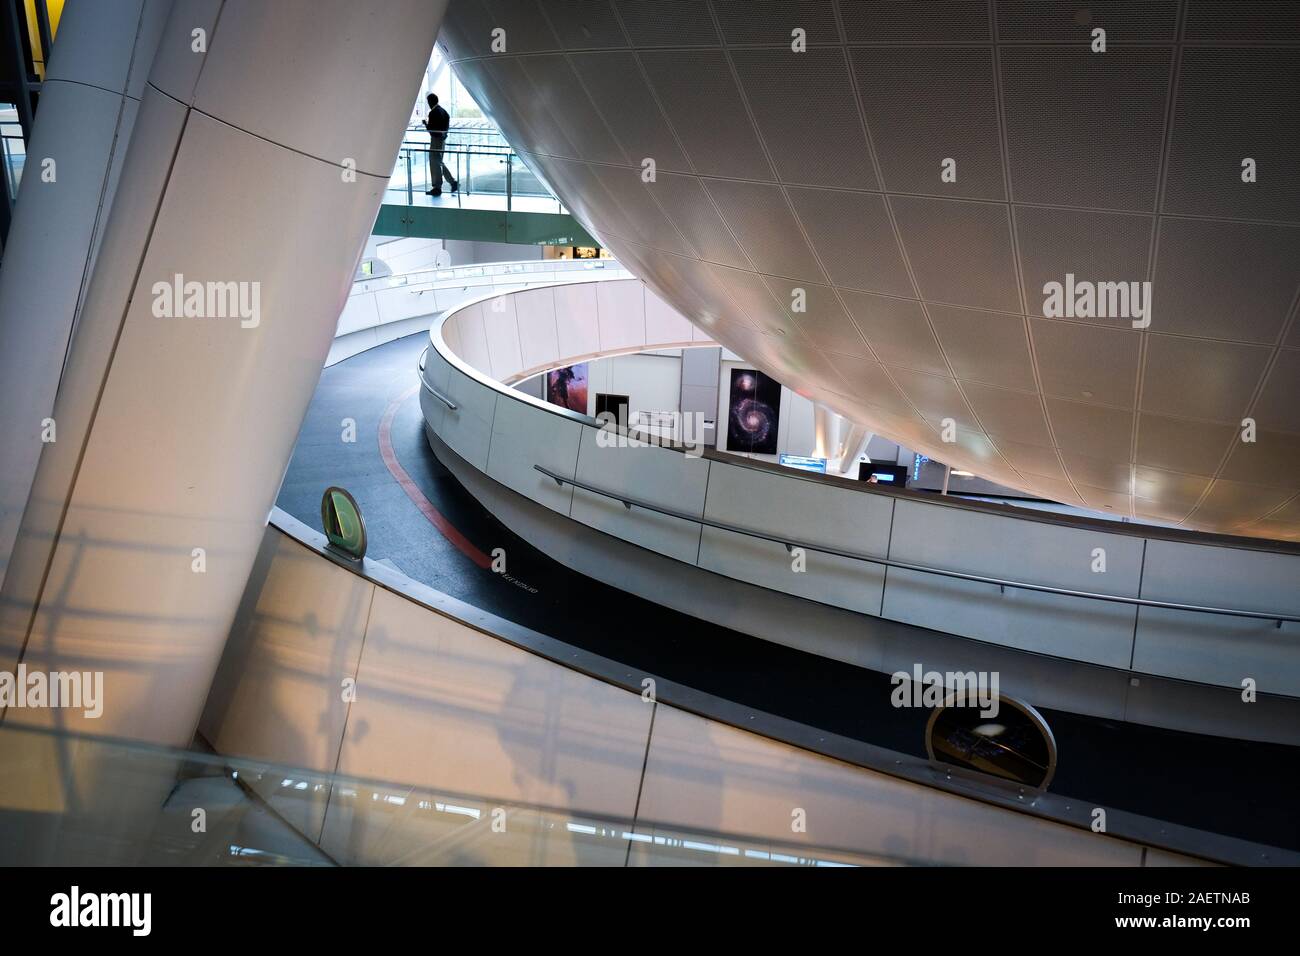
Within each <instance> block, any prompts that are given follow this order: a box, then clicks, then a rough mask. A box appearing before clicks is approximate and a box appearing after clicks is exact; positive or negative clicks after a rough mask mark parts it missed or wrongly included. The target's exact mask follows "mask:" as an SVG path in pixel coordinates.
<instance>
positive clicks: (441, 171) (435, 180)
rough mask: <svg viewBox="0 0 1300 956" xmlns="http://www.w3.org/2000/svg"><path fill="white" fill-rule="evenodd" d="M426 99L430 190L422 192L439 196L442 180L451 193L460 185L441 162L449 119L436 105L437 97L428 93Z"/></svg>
mask: <svg viewBox="0 0 1300 956" xmlns="http://www.w3.org/2000/svg"><path fill="white" fill-rule="evenodd" d="M426 99H427V100H428V103H429V115H428V116H426V117H425V118H424V128H425V129H427V130H428V131H429V182H430V183H431V184H432V188H430V189H426V190H425V191H424V192H425V195H428V196H441V195H442V181H443V179H446V180H447V184H448V185H449V186H451V191H452V192H455V191H456V190H457V189H459V188H460V183H458V182H456V178H455V177H454V176H452V174H451V170H449V169H448V168H447V167H446V165H445V164H444V163H443V161H442V153H443V150H445V149H446V148H447V127H448V126H450V125H451V117H450V116H448V115H447V111H446V110H445V109H443V108H442V107H441V106H439V105H438V97H437V96H435V95H434V94H432V93H430V94H429V95H428V97H427V98H426Z"/></svg>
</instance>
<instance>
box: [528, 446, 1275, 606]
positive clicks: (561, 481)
mask: <svg viewBox="0 0 1300 956" xmlns="http://www.w3.org/2000/svg"><path fill="white" fill-rule="evenodd" d="M533 469H534V470H535V471H539V472H541V473H542V474H543V475H545V476H546V477H547V478H550V479H552V480H553V481H555V483H556V484H557V485H566V484H567V485H572V486H573V487H575V488H581V489H583V490H584V491H590V492H592V493H593V494H597V495H603V496H604V497H606V498H613V499H614V500H615V501H620V502H622V504H623V507H624V508H627V509H628V510H629V511H630V510H631V509H632V508H633V507H636V508H641V509H643V510H645V511H653V512H656V513H658V514H662V515H668V516H669V517H670V518H680V519H682V520H683V521H693V522H695V523H696V524H700V525H706V526H708V527H710V528H717V529H719V530H720V531H730V532H732V533H734V534H742V535H746V536H747V537H750V538H760V539H762V540H764V541H771V542H774V543H776V544H782V545H785V548H786V550H787V551H791V550H793V549H794V548H803V549H804V550H805V551H817V552H819V553H822V554H833V555H835V556H836V557H840V558H848V559H850V560H853V561H866V562H868V563H871V564H879V565H883V566H884V567H887V568H899V569H900V570H903V571H918V572H921V573H924V574H936V575H939V576H941V577H945V578H957V579H958V580H961V581H975V582H977V583H980V584H996V585H998V587H1000V588H1003V589H1005V588H1015V589H1017V590H1021V591H1040V592H1042V593H1045V594H1060V595H1063V596H1065V597H1080V598H1091V599H1092V600H1094V601H1109V602H1111V603H1115V604H1133V605H1136V606H1138V607H1151V608H1164V609H1166V610H1170V611H1196V612H1198V613H1201V614H1223V615H1228V616H1231V617H1249V618H1257V619H1259V620H1264V621H1276V622H1277V626H1278V627H1281V626H1282V622H1283V621H1289V622H1300V616H1296V615H1291V614H1275V613H1272V612H1269V611H1243V610H1240V609H1236V608H1223V607H1208V606H1204V605H1199V604H1176V603H1174V602H1172V601H1154V600H1151V599H1150V598H1135V597H1127V596H1125V595H1123V594H1102V593H1099V592H1096V591H1076V590H1073V589H1071V588H1058V587H1053V586H1052V585H1049V584H1029V583H1027V582H1024V581H1011V580H1008V579H1005V578H991V577H986V576H984V575H982V574H969V573H967V572H965V571H952V570H949V569H948V568H932V567H928V566H926V565H923V564H909V563H907V562H905V561H894V560H893V559H891V558H879V557H875V556H874V555H869V554H861V553H859V552H856V551H845V550H842V549H840V548H832V547H830V546H829V545H824V544H812V543H809V542H806V541H798V540H795V539H794V538H787V537H779V536H776V535H772V534H769V533H768V532H766V531H756V530H754V529H753V528H742V527H740V526H738V525H733V524H728V523H727V522H724V521H714V520H712V519H711V518H706V517H704V516H702V515H701V516H698V517H697V516H696V515H692V514H687V513H686V512H684V511H677V510H675V509H673V508H664V507H661V506H660V505H655V504H651V503H650V502H648V501H642V500H641V499H639V498H633V497H631V496H629V495H624V494H620V493H619V492H616V491H609V490H608V489H605V488H598V487H596V486H595V485H590V484H587V483H586V482H585V481H578V480H576V479H574V478H566V477H564V476H563V475H559V474H556V473H555V472H553V471H551V470H550V469H549V468H544V467H542V466H541V465H537V464H534V465H533Z"/></svg>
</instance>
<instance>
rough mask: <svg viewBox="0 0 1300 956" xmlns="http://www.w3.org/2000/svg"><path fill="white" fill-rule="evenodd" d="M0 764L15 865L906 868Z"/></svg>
mask: <svg viewBox="0 0 1300 956" xmlns="http://www.w3.org/2000/svg"><path fill="white" fill-rule="evenodd" d="M0 759H3V760H4V762H5V766H6V768H7V770H6V773H4V774H3V775H0V864H3V865H65V866H87V865H101V866H330V865H335V864H345V865H346V864H357V865H372V866H373V865H382V866H403V865H405V866H411V865H418V866H624V865H633V866H653V865H693V866H701V865H702V866H877V865H897V864H900V863H903V862H906V861H903V860H897V859H890V858H886V857H881V856H876V855H869V854H862V853H856V852H853V851H851V850H839V849H833V848H821V847H813V846H800V845H795V844H782V843H776V842H773V841H769V840H764V839H759V838H754V837H751V836H745V835H734V834H732V835H728V834H721V833H716V832H707V831H699V830H694V829H683V828H680V827H665V826H662V825H658V824H654V823H650V822H644V821H642V822H637V823H634V822H633V821H632V820H630V819H618V818H613V817H609V816H603V815H598V814H589V813H584V812H581V811H575V810H568V809H563V808H558V807H545V806H537V805H525V804H520V803H513V802H509V801H500V800H494V799H491V798H488V797H483V796H470V795H466V794H463V793H456V792H451V791H442V790H430V789H424V788H419V787H411V786H408V785H405V784H399V783H385V782H377V781H371V780H361V779H357V778H353V777H348V776H344V775H339V774H328V773H320V772H315V771H305V770H301V769H295V768H287V767H282V766H276V765H273V764H270V763H267V762H265V761H257V760H250V759H244V758H237V757H223V756H219V755H216V754H211V753H201V752H195V751H183V750H173V749H168V748H161V747H154V746H150V745H145V744H138V743H132V742H129V741H120V740H109V739H103V738H94V737H80V736H75V735H69V734H62V733H57V732H48V731H41V730H32V729H28V728H20V727H17V726H13V725H9V726H4V727H2V728H0Z"/></svg>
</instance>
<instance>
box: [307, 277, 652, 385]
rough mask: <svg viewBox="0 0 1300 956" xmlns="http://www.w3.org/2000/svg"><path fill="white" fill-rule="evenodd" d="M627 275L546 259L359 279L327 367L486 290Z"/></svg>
mask: <svg viewBox="0 0 1300 956" xmlns="http://www.w3.org/2000/svg"><path fill="white" fill-rule="evenodd" d="M593 275H600V276H608V277H617V278H626V277H628V276H629V275H630V273H629V272H628V271H627V270H626V269H624V268H623V267H622V266H620V265H619V264H618V263H617V262H615V261H613V260H612V259H549V260H531V261H525V262H493V263H483V264H477V265H466V266H453V267H451V268H448V269H423V270H419V271H415V272H406V273H400V274H397V275H386V276H376V277H374V278H365V279H358V280H357V281H356V282H354V283H353V284H352V295H351V296H349V297H348V301H347V304H346V305H345V306H344V307H343V312H342V314H341V315H340V316H339V324H338V328H337V329H336V330H335V332H334V342H333V344H332V346H331V347H330V354H329V357H328V358H327V359H326V360H325V365H326V366H327V367H328V366H330V365H334V364H335V363H337V362H341V361H343V360H344V359H345V358H350V357H352V356H353V355H356V354H357V353H358V352H364V351H365V350H366V349H372V348H374V347H375V346H377V345H383V344H384V343H385V342H391V341H393V340H394V339H399V338H401V337H402V336H404V335H411V334H412V333H414V332H421V331H424V329H425V328H427V327H428V325H429V323H430V322H431V321H432V320H433V316H434V315H436V314H437V313H439V312H445V311H446V310H448V309H451V308H455V307H456V306H458V305H461V304H463V303H465V302H468V301H470V300H471V299H474V298H477V297H479V296H481V295H483V294H484V293H485V292H488V291H498V292H514V291H518V290H520V289H524V288H528V287H529V286H534V285H538V284H540V283H556V282H588V281H590V280H591V277H592V276H593Z"/></svg>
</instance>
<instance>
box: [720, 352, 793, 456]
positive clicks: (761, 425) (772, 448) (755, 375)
mask: <svg viewBox="0 0 1300 956" xmlns="http://www.w3.org/2000/svg"><path fill="white" fill-rule="evenodd" d="M729 408H730V411H729V413H728V415H727V448H728V449H729V450H731V451H747V452H751V453H753V454H757V455H775V454H776V428H777V424H778V423H779V421H780V418H781V383H780V382H778V381H777V380H776V379H774V378H768V377H767V376H766V375H764V374H763V373H762V372H758V371H755V370H754V369H750V368H733V369H732V370H731V400H730V406H729Z"/></svg>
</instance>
